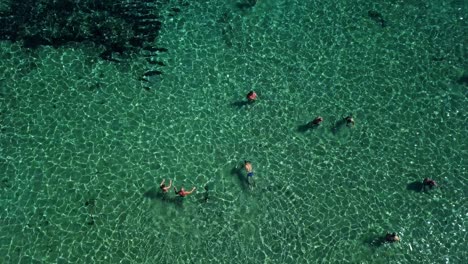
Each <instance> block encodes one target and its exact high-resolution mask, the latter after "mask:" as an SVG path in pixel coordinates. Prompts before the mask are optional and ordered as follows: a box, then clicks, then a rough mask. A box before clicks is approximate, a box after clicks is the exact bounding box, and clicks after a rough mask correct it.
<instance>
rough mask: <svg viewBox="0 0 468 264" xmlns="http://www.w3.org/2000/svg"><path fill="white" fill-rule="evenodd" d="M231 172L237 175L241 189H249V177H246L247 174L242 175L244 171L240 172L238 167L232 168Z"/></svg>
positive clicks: (240, 169)
mask: <svg viewBox="0 0 468 264" xmlns="http://www.w3.org/2000/svg"><path fill="white" fill-rule="evenodd" d="M231 174H232V175H233V176H237V179H238V180H239V184H240V186H241V188H242V190H244V191H248V190H250V188H251V185H250V182H249V179H248V178H247V176H245V175H244V173H242V168H240V167H234V168H232V170H231Z"/></svg>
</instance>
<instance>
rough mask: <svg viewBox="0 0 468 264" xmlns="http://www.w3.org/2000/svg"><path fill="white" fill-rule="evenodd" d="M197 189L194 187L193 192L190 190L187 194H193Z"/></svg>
mask: <svg viewBox="0 0 468 264" xmlns="http://www.w3.org/2000/svg"><path fill="white" fill-rule="evenodd" d="M196 189H197V187H193V188H192V190H190V192H187V194H191V193H193V191H195V190H196Z"/></svg>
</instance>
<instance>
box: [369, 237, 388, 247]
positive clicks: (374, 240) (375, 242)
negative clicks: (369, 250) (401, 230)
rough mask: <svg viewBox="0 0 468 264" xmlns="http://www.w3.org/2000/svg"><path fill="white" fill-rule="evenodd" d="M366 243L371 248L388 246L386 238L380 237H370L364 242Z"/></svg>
mask: <svg viewBox="0 0 468 264" xmlns="http://www.w3.org/2000/svg"><path fill="white" fill-rule="evenodd" d="M364 243H365V244H367V245H369V246H370V247H381V246H383V245H385V244H387V241H386V239H385V237H384V236H378V237H374V236H373V237H368V238H366V239H365V240H364Z"/></svg>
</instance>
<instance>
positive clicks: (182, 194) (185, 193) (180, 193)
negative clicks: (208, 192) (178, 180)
mask: <svg viewBox="0 0 468 264" xmlns="http://www.w3.org/2000/svg"><path fill="white" fill-rule="evenodd" d="M196 189H197V187H193V188H192V190H190V191H186V190H185V189H184V187H182V188H180V189H179V190H178V191H177V189H176V187H175V186H174V192H175V194H177V195H179V196H180V197H185V196H187V195H189V194H191V193H192V192H193V191H195V190H196Z"/></svg>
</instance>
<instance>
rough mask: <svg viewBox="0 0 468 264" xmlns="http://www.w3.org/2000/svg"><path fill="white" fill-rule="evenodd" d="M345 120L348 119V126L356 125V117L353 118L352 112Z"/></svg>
mask: <svg viewBox="0 0 468 264" xmlns="http://www.w3.org/2000/svg"><path fill="white" fill-rule="evenodd" d="M344 120H345V121H346V126H347V127H353V126H354V118H353V115H352V114H351V115H349V116H347V117H345V118H344Z"/></svg>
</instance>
